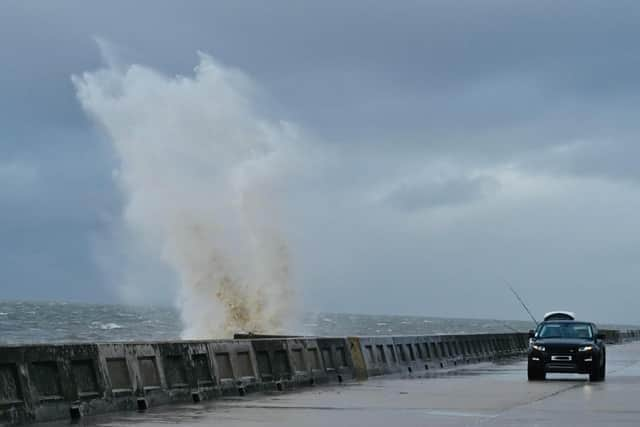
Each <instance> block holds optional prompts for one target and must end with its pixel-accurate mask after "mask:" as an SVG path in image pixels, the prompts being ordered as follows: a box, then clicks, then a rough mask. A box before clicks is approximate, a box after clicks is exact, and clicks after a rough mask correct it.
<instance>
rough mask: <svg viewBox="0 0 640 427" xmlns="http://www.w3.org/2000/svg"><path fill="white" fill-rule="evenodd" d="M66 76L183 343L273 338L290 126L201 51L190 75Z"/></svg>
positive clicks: (283, 253) (284, 299)
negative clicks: (111, 158) (240, 336)
mask: <svg viewBox="0 0 640 427" xmlns="http://www.w3.org/2000/svg"><path fill="white" fill-rule="evenodd" d="M72 80H73V83H74V85H75V88H76V91H77V96H78V99H79V100H80V103H81V105H82V107H83V108H84V110H85V111H86V112H87V114H88V115H89V116H90V117H92V118H93V119H94V120H95V122H96V123H97V124H98V125H99V126H100V127H102V128H103V129H104V131H105V132H106V134H107V136H108V137H109V139H110V141H111V142H112V144H113V148H114V152H115V154H116V156H117V158H118V160H119V163H120V165H119V169H118V171H117V174H116V180H117V184H118V186H119V187H120V188H121V190H122V191H123V195H124V197H125V200H126V205H125V207H124V212H123V219H124V225H125V229H126V230H127V233H128V234H129V236H130V237H132V238H134V239H135V240H136V241H137V242H142V245H140V246H142V247H145V248H146V250H147V251H148V255H149V256H156V257H158V258H159V259H161V260H162V262H163V263H165V264H166V265H168V266H169V267H170V268H171V269H172V270H173V271H174V272H175V274H176V277H177V281H178V282H179V293H180V302H179V308H180V310H181V313H182V319H183V322H184V332H183V336H184V337H185V338H211V337H225V336H229V335H230V334H232V333H233V332H236V331H251V332H263V333H265V332H269V333H273V332H280V331H281V330H282V328H283V326H284V322H285V321H286V320H287V319H288V317H289V316H290V315H291V307H292V306H293V304H292V298H293V292H292V287H291V283H290V256H289V253H288V244H287V239H286V236H285V235H284V233H283V231H282V228H281V224H280V223H279V218H280V212H279V208H280V206H278V202H277V200H278V193H279V192H278V183H279V182H282V181H283V180H284V177H283V174H284V172H283V171H285V170H287V163H288V162H290V161H291V160H290V158H289V157H288V156H289V155H290V152H291V147H292V146H294V145H295V144H296V138H297V137H296V133H295V131H294V130H292V128H291V126H289V125H287V124H286V123H281V122H276V121H273V120H269V119H268V118H266V117H264V116H262V115H261V114H259V113H258V112H257V109H256V107H255V102H256V101H255V100H256V90H255V87H254V85H253V84H252V82H251V81H250V79H248V78H247V77H246V76H245V75H244V74H242V73H241V72H239V71H237V70H233V69H230V68H227V67H224V66H222V65H220V64H218V63H217V62H216V61H214V60H213V59H212V58H211V57H209V56H207V55H204V54H200V63H199V65H198V66H197V67H196V68H195V70H194V75H193V76H192V77H184V76H177V77H168V76H165V75H163V74H161V73H159V72H156V71H154V70H152V69H150V68H148V67H143V66H139V65H131V66H126V67H123V66H121V65H118V66H116V65H113V63H111V65H110V66H108V67H107V68H104V69H100V70H97V71H94V72H87V73H84V74H82V75H80V76H73V77H72ZM127 286H136V285H135V284H134V283H128V284H127Z"/></svg>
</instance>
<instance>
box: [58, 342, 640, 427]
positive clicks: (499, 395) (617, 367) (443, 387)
mask: <svg viewBox="0 0 640 427" xmlns="http://www.w3.org/2000/svg"><path fill="white" fill-rule="evenodd" d="M638 390H640V343H630V344H625V345H619V346H610V347H609V348H608V367H607V380H606V382H603V383H590V382H589V381H587V380H586V376H578V375H575V376H574V375H561V374H556V375H549V380H547V381H545V382H536V383H529V382H527V380H526V362H525V361H523V360H518V361H511V362H508V361H507V362H505V363H502V364H493V363H481V364H476V365H471V366H469V367H465V368H461V369H457V370H452V371H438V372H437V373H435V374H421V375H409V374H407V375H402V376H390V377H377V378H370V379H369V380H368V381H365V382H348V383H345V384H343V385H332V386H319V387H314V388H309V389H307V390H304V391H299V392H295V393H286V392H285V393H273V394H255V395H249V396H247V397H233V398H223V399H218V400H213V401H208V402H205V403H201V404H179V405H171V406H165V407H160V408H153V409H151V410H149V411H146V412H140V413H131V412H128V413H122V415H120V414H111V415H108V416H99V417H94V418H84V419H82V421H80V424H81V425H97V426H105V427H107V426H124V425H136V426H138V427H145V426H166V425H167V424H176V425H182V426H185V427H190V426H207V425H215V426H227V427H231V426H234V427H235V426H307V427H312V426H336V427H337V426H358V427H378V426H380V427H383V426H384V427H399V426H420V425H423V426H516V425H517V426H558V425H579V426H582V427H585V426H614V425H625V426H635V425H640V401H639V400H638ZM47 425H69V423H68V421H67V422H66V423H59V424H47Z"/></svg>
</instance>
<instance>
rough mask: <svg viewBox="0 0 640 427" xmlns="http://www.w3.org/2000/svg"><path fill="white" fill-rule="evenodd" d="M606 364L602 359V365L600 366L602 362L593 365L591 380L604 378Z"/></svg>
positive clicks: (595, 380)
mask: <svg viewBox="0 0 640 427" xmlns="http://www.w3.org/2000/svg"><path fill="white" fill-rule="evenodd" d="M604 364H605V361H604V360H603V361H602V366H600V363H594V364H593V366H592V367H591V373H590V374H589V381H592V382H597V381H602V380H603V379H604Z"/></svg>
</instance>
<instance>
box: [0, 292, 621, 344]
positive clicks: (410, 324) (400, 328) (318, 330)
mask: <svg viewBox="0 0 640 427" xmlns="http://www.w3.org/2000/svg"><path fill="white" fill-rule="evenodd" d="M301 317H302V318H301V320H300V321H299V325H298V326H296V328H297V329H296V330H292V331H289V333H292V334H305V335H314V336H346V335H358V336H379V335H429V334H451V333H492V332H513V331H519V332H522V331H527V330H529V329H531V328H532V322H531V321H521V320H498V319H456V318H441V317H427V316H402V315H373V314H354V313H306V314H304V315H302V316H301ZM607 326H609V327H615V328H621V329H626V328H628V326H625V325H607ZM182 330H183V324H182V321H181V319H180V313H179V312H178V311H177V310H176V309H173V308H170V307H154V306H131V305H113V304H109V305H107V304H86V303H82V304H80V303H67V302H32V301H4V302H3V301H0V344H36V343H65V342H120V341H156V340H177V339H180V338H181V332H182Z"/></svg>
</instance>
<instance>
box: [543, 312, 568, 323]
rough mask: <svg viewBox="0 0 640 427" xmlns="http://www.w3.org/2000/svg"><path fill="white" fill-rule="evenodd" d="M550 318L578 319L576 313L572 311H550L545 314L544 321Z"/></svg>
mask: <svg viewBox="0 0 640 427" xmlns="http://www.w3.org/2000/svg"><path fill="white" fill-rule="evenodd" d="M548 320H576V315H575V313H573V312H571V311H550V312H548V313H546V314H545V315H544V321H545V322H546V321H548Z"/></svg>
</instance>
